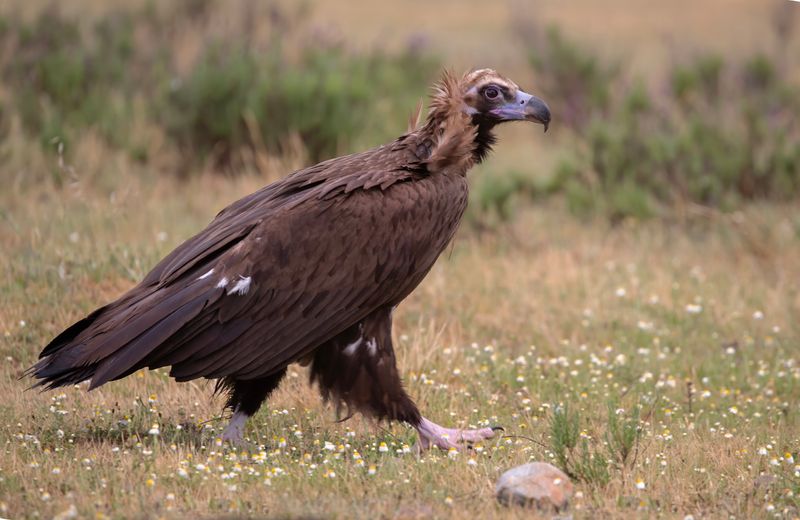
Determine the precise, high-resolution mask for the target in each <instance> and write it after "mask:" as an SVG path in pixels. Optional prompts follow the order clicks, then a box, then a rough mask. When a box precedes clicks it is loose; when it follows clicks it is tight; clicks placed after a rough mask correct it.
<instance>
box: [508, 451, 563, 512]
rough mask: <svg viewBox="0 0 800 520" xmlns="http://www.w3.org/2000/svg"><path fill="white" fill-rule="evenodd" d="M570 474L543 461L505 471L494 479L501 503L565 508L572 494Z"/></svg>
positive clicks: (559, 509) (539, 507)
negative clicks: (568, 475)
mask: <svg viewBox="0 0 800 520" xmlns="http://www.w3.org/2000/svg"><path fill="white" fill-rule="evenodd" d="M572 493H573V485H572V482H570V480H569V477H567V475H566V474H564V472H563V471H561V470H560V469H558V468H557V467H555V466H553V465H551V464H547V463H546V462H531V463H529V464H523V465H522V466H517V467H516V468H511V469H510V470H508V471H506V472H505V473H503V474H502V475H500V478H498V479H497V484H496V486H495V494H496V496H497V500H498V501H499V502H500V503H501V504H503V505H521V506H533V507H537V508H538V509H540V510H552V509H554V510H555V511H556V512H558V511H566V509H567V508H568V507H569V499H570V498H571V497H572Z"/></svg>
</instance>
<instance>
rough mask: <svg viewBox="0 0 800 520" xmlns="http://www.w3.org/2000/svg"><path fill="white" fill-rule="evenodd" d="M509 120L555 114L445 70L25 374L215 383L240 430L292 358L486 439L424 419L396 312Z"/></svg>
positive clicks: (369, 396) (228, 212) (344, 395)
mask: <svg viewBox="0 0 800 520" xmlns="http://www.w3.org/2000/svg"><path fill="white" fill-rule="evenodd" d="M506 121H533V122H537V123H541V124H543V125H544V127H545V130H546V129H547V125H548V123H549V122H550V111H549V109H548V107H547V105H546V104H545V103H544V102H543V101H542V100H541V99H539V98H537V97H534V96H532V95H530V94H526V93H525V92H523V91H522V90H520V89H519V87H517V85H516V84H515V83H514V82H512V81H510V80H509V79H508V78H505V77H503V76H501V75H499V74H498V73H497V72H495V71H493V70H489V69H482V70H475V71H472V72H469V73H467V74H465V75H464V76H463V77H460V78H458V77H456V76H454V75H452V74H449V73H445V74H444V75H443V77H442V79H441V80H440V81H439V83H438V84H437V85H436V87H435V89H434V92H433V94H432V99H431V102H430V110H429V113H428V115H427V118H426V119H425V121H424V123H422V124H421V125H420V126H418V127H417V128H415V129H413V130H412V131H410V132H409V133H407V134H405V135H402V136H400V137H398V138H397V139H395V140H394V141H392V142H391V143H388V144H385V145H383V146H379V147H377V148H374V149H372V150H368V151H366V152H361V153H356V154H353V155H347V156H344V157H338V158H335V159H331V160H328V161H325V162H322V163H319V164H316V165H314V166H310V167H308V168H305V169H302V170H299V171H296V172H294V173H292V174H291V175H289V176H288V177H286V178H285V179H283V180H280V181H278V182H275V183H273V184H270V185H268V186H265V187H264V188H262V189H260V190H259V191H257V192H255V193H253V194H252V195H248V196H247V197H244V198H243V199H241V200H238V201H236V202H234V203H233V204H231V205H230V206H228V207H227V208H225V209H223V210H222V211H221V212H220V213H219V214H218V215H217V216H216V218H214V220H213V221H212V222H211V223H210V224H209V225H208V227H206V228H205V229H204V230H203V231H201V232H200V233H198V234H197V235H195V236H194V237H192V238H190V239H189V240H187V241H186V242H184V243H183V244H181V245H180V246H178V248H177V249H175V250H174V251H173V252H172V253H170V254H169V255H168V256H167V257H166V258H164V259H163V260H161V262H159V263H158V265H156V266H155V268H154V269H153V270H152V271H150V273H149V274H148V275H147V276H145V278H144V280H142V281H141V283H139V285H137V286H136V287H134V288H133V289H131V290H129V291H128V292H126V293H125V294H123V295H122V296H120V297H119V298H118V299H117V300H115V301H113V302H111V303H109V304H108V305H105V306H103V307H100V308H99V309H97V310H95V311H94V312H92V313H91V314H89V315H88V316H86V317H85V318H83V319H82V320H80V321H78V322H77V323H75V324H73V325H72V326H70V327H69V328H67V329H66V330H65V331H63V332H62V333H61V334H59V335H58V336H56V337H55V339H53V340H52V341H51V342H50V344H48V345H47V346H46V347H45V348H44V350H42V352H41V354H40V356H39V357H40V359H39V361H38V362H37V363H36V364H35V365H34V366H32V367H31V368H30V369H28V371H27V372H26V374H29V375H32V376H33V377H34V378H36V379H38V380H39V381H37V383H36V386H43V387H45V388H47V389H52V388H55V387H59V386H64V385H72V384H76V383H79V382H82V381H86V380H89V381H90V385H89V389H93V388H97V387H98V386H100V385H103V384H105V383H107V382H108V381H113V380H115V379H120V378H123V377H125V376H128V375H130V374H132V373H133V372H136V371H137V370H139V369H142V368H145V367H147V368H151V369H152V368H158V367H164V366H171V369H170V372H169V375H170V376H172V377H174V378H175V379H176V380H177V381H189V380H192V379H197V378H206V379H215V380H216V381H217V390H221V391H224V392H226V394H227V404H226V406H227V407H229V408H230V409H231V410H232V412H233V417H232V419H231V421H230V424H229V425H228V426H227V428H226V429H225V431H224V434H223V438H224V439H225V440H229V441H232V442H240V441H241V440H242V438H243V431H244V425H245V422H246V420H247V418H249V417H251V416H252V415H253V414H255V413H256V411H258V409H259V407H260V406H261V404H262V403H263V402H264V401H265V400H266V398H267V397H268V396H269V394H270V392H272V391H273V390H274V389H275V388H276V387H277V386H278V383H279V382H280V381H281V379H282V378H283V377H284V375H285V374H286V368H287V366H288V365H289V364H291V363H296V362H299V363H304V364H309V365H310V373H311V380H312V381H315V382H316V383H317V384H318V385H319V387H320V389H321V392H322V395H323V396H324V397H325V398H326V399H331V400H334V401H335V402H336V403H337V405H345V406H346V407H347V408H348V409H351V410H356V411H359V412H361V413H363V414H366V415H367V416H370V417H373V418H375V419H378V420H384V419H385V420H390V421H405V422H406V423H408V424H410V425H411V426H413V427H414V428H416V430H417V431H418V433H419V446H420V447H421V448H429V447H431V446H437V447H439V448H444V449H449V448H458V447H459V446H463V445H464V444H467V443H471V442H475V441H479V440H481V439H486V438H490V437H492V436H493V435H494V433H495V432H494V430H493V429H492V428H483V429H478V430H456V429H448V428H444V427H441V426H439V425H437V424H435V423H433V422H432V421H430V420H428V419H426V418H425V417H423V415H422V414H421V413H420V411H419V409H418V408H417V406H416V405H415V404H414V402H413V401H412V400H411V398H410V397H409V396H408V394H407V393H406V392H405V390H404V389H403V385H402V381H401V379H400V375H399V373H398V370H397V366H396V362H395V353H394V350H393V348H392V311H393V310H394V308H395V307H397V305H399V304H400V302H402V301H403V299H404V298H405V297H406V296H408V295H409V293H411V291H413V290H414V288H415V287H416V286H417V285H418V284H419V283H420V282H421V281H422V279H423V278H425V275H426V274H427V273H428V271H429V270H430V269H431V267H432V266H433V264H434V262H435V261H436V259H437V257H438V256H439V254H440V253H441V252H442V251H443V250H444V249H445V247H446V246H447V244H448V243H449V242H450V240H451V239H452V238H453V235H454V233H455V232H456V229H457V228H458V225H459V222H460V221H461V217H462V215H463V214H464V210H465V209H466V207H467V191H468V188H467V180H466V177H465V175H466V173H467V170H469V168H470V167H472V166H473V165H474V164H476V163H479V162H481V161H482V160H483V159H484V158H485V157H486V155H487V154H488V152H489V151H490V149H491V147H492V144H493V143H494V142H495V137H494V135H493V133H492V130H493V128H494V127H495V126H496V125H497V124H499V123H503V122H506Z"/></svg>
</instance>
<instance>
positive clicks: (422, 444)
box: [417, 417, 503, 450]
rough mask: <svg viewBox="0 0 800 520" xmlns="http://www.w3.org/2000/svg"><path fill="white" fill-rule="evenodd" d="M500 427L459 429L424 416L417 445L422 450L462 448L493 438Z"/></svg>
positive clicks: (420, 424) (500, 429) (418, 429)
mask: <svg viewBox="0 0 800 520" xmlns="http://www.w3.org/2000/svg"><path fill="white" fill-rule="evenodd" d="M502 430H503V429H502V428H500V427H497V426H495V427H493V428H481V429H479V430H458V429H455V428H444V427H442V426H439V425H438V424H436V423H434V422H431V421H429V420H428V419H426V418H424V417H423V418H422V421H420V423H419V425H418V426H417V432H418V433H419V442H418V443H417V445H418V446H419V448H420V450H427V449H428V448H431V447H433V446H435V447H437V448H441V449H443V450H449V449H450V448H454V449H457V450H460V449H462V448H464V447H465V446H468V445H470V444H472V443H475V442H480V441H482V440H485V439H491V438H492V437H494V436H495V433H496V432H497V431H502Z"/></svg>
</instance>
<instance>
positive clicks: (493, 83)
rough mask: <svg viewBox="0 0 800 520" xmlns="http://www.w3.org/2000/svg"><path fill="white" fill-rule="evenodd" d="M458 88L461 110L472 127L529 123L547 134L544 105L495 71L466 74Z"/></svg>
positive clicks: (547, 115)
mask: <svg viewBox="0 0 800 520" xmlns="http://www.w3.org/2000/svg"><path fill="white" fill-rule="evenodd" d="M459 87H460V88H459V90H460V92H461V99H462V101H463V104H464V108H463V110H464V112H465V113H466V114H468V115H470V116H472V119H473V120H474V121H475V123H477V124H481V125H490V126H494V125H496V124H498V123H503V122H506V121H532V122H534V123H540V124H542V125H544V130H545V132H546V131H547V126H548V125H549V124H550V109H549V108H548V107H547V104H546V103H545V102H544V101H542V100H541V99H539V98H538V97H536V96H533V95H531V94H528V93H527V92H524V91H523V90H522V89H520V88H519V86H517V84H516V83H514V82H513V81H511V80H510V79H508V78H505V77H503V76H501V75H500V74H498V73H497V72H495V71H494V70H492V69H481V70H476V71H472V72H469V73H467V74H466V75H464V77H463V78H462V79H461V81H460V85H459Z"/></svg>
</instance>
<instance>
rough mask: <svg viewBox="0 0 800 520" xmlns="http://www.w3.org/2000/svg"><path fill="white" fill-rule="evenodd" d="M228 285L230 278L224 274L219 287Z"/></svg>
mask: <svg viewBox="0 0 800 520" xmlns="http://www.w3.org/2000/svg"><path fill="white" fill-rule="evenodd" d="M226 285H228V279H227V278H225V277H224V276H223V277H222V279H221V280H220V281H219V283H218V284H217V289H220V288H222V287H225V286H226Z"/></svg>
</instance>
